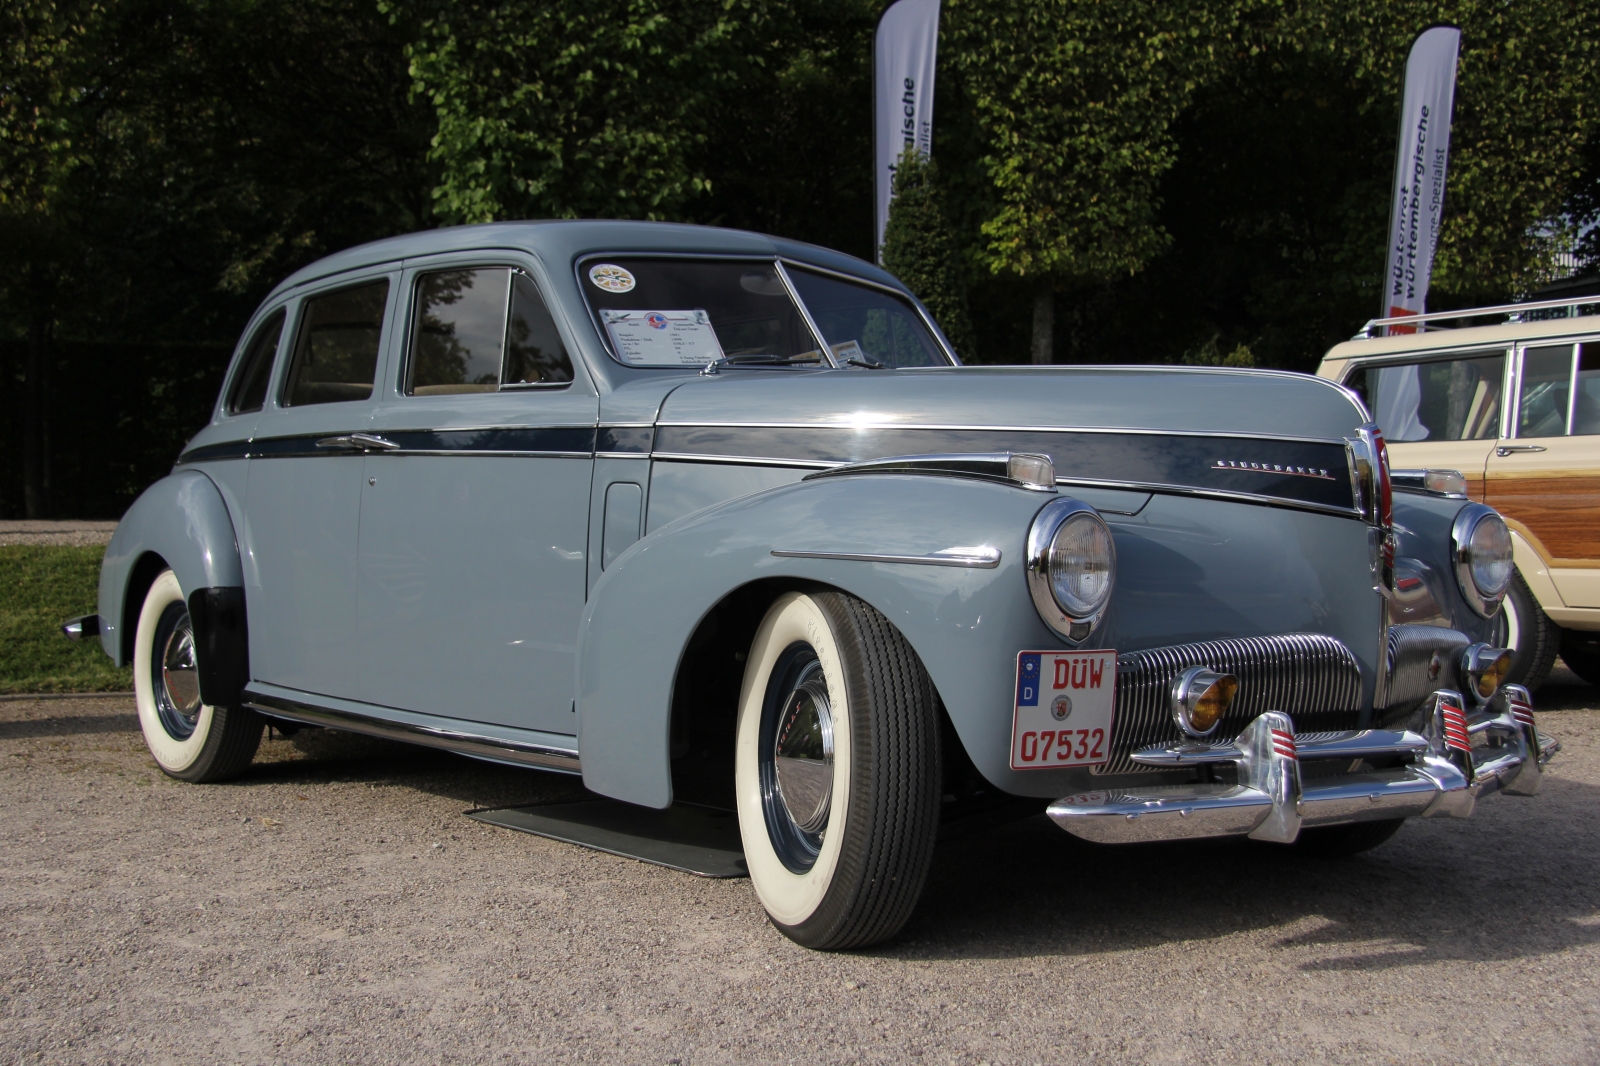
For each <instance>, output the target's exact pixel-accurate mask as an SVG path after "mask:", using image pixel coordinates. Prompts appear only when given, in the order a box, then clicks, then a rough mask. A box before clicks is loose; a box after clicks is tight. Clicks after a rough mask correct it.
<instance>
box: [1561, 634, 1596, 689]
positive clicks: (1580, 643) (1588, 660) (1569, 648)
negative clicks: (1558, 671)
mask: <svg viewBox="0 0 1600 1066" xmlns="http://www.w3.org/2000/svg"><path fill="white" fill-rule="evenodd" d="M1561 661H1562V662H1564V663H1566V664H1567V669H1568V670H1571V671H1572V672H1573V673H1575V674H1577V675H1578V676H1579V677H1581V678H1583V679H1584V680H1585V681H1587V682H1588V683H1589V684H1591V685H1600V633H1590V632H1586V631H1584V630H1580V629H1563V630H1562V631H1561Z"/></svg>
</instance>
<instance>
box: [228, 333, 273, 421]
mask: <svg viewBox="0 0 1600 1066" xmlns="http://www.w3.org/2000/svg"><path fill="white" fill-rule="evenodd" d="M284 318H285V313H284V311H283V310H282V309H279V310H278V311H275V312H273V314H272V316H271V317H270V318H268V319H267V320H266V321H265V322H263V323H261V325H260V326H259V327H257V329H256V332H255V336H253V337H251V338H250V343H249V344H248V345H247V346H246V347H245V351H244V358H243V359H241V360H240V361H239V374H238V376H237V377H235V378H234V379H233V389H232V390H231V392H230V393H229V395H228V403H227V405H226V407H225V410H226V411H227V412H228V413H229V414H230V415H242V414H246V413H248V412H250V411H259V410H261V406H262V404H264V403H266V402H267V381H268V379H270V378H271V377H272V357H273V356H275V355H277V354H278V339H279V338H280V337H282V336H283V321H284Z"/></svg>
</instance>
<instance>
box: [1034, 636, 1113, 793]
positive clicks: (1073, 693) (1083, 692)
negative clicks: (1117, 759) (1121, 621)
mask: <svg viewBox="0 0 1600 1066" xmlns="http://www.w3.org/2000/svg"><path fill="white" fill-rule="evenodd" d="M1116 693H1117V653H1116V652H1115V651H1024V652H1018V653H1017V693H1016V704H1015V708H1014V713H1013V714H1012V718H1011V768H1012V769H1013V770H1054V769H1057V768H1059V767H1062V766H1098V765H1100V764H1101V763H1104V762H1106V761H1107V760H1108V759H1110V758H1111V719H1112V717H1113V716H1114V715H1115V714H1116V710H1117V695H1116Z"/></svg>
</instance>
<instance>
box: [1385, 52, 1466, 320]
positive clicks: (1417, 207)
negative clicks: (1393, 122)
mask: <svg viewBox="0 0 1600 1066" xmlns="http://www.w3.org/2000/svg"><path fill="white" fill-rule="evenodd" d="M1460 50H1461V31H1460V30H1459V29H1457V28H1455V27H1454V26H1434V27H1432V28H1430V29H1426V30H1423V31H1422V33H1421V34H1419V35H1418V36H1417V39H1416V40H1415V41H1414V42H1412V44H1411V54H1410V55H1409V56H1408V57H1407V59H1406V89H1405V97H1404V100H1403V101H1402V103H1401V105H1400V145H1399V149H1398V156H1397V158H1396V160H1395V168H1394V201H1393V205H1394V206H1393V207H1392V208H1391V210H1390V214H1389V251H1388V263H1387V267H1388V269H1387V270H1386V271H1385V272H1384V275H1385V276H1384V294H1383V307H1382V308H1381V312H1382V313H1381V315H1380V317H1382V318H1398V317H1400V316H1401V315H1420V314H1422V313H1423V312H1424V311H1425V310H1426V307H1427V299H1428V280H1429V278H1430V277H1431V276H1432V274H1433V252H1434V249H1435V248H1436V247H1437V246H1438V242H1439V218H1440V215H1441V213H1442V211H1443V209H1444V178H1445V168H1446V167H1447V166H1448V164H1449V161H1450V114H1451V109H1452V108H1453V107H1454V106H1455V98H1456V58H1457V56H1458V55H1459V53H1460ZM1389 332H1390V333H1410V332H1412V328H1411V327H1409V326H1391V327H1389Z"/></svg>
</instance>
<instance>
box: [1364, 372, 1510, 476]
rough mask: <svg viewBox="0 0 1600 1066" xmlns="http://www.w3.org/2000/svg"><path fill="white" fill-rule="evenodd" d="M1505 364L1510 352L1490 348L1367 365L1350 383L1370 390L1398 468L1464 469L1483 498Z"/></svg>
mask: <svg viewBox="0 0 1600 1066" xmlns="http://www.w3.org/2000/svg"><path fill="white" fill-rule="evenodd" d="M1505 368H1506V351H1505V350H1504V349H1498V348H1491V349H1486V350H1478V351H1469V352H1451V353H1449V354H1446V355H1438V356H1426V357H1425V356H1422V355H1419V356H1418V357H1416V358H1414V359H1403V360H1396V361H1392V362H1391V361H1385V362H1384V363H1382V364H1378V365H1371V364H1369V365H1367V366H1365V367H1363V368H1361V369H1360V370H1358V371H1357V372H1356V374H1352V375H1351V378H1350V380H1349V383H1350V384H1352V385H1355V386H1357V388H1358V390H1359V391H1362V392H1363V393H1364V395H1365V397H1366V400H1367V405H1368V407H1369V408H1370V409H1371V410H1372V415H1373V419H1374V420H1375V421H1376V422H1377V423H1378V425H1379V427H1381V428H1382V430H1383V438H1384V440H1385V441H1387V442H1388V445H1389V460H1390V463H1391V465H1392V466H1394V467H1395V468H1396V469H1408V468H1410V469H1416V468H1434V469H1439V468H1443V469H1448V470H1459V471H1460V472H1461V473H1462V475H1463V476H1464V477H1465V478H1466V479H1467V492H1468V494H1469V495H1470V496H1472V498H1473V499H1478V500H1481V499H1483V492H1484V489H1483V478H1484V468H1485V465H1486V464H1487V463H1488V461H1489V453H1490V452H1491V451H1492V450H1493V448H1494V444H1495V438H1497V437H1498V436H1499V435H1500V434H1501V432H1502V429H1501V423H1502V422H1503V417H1502V412H1503V410H1504V407H1505V391H1506V390H1505ZM1358 375H1364V376H1362V377H1358Z"/></svg>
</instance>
